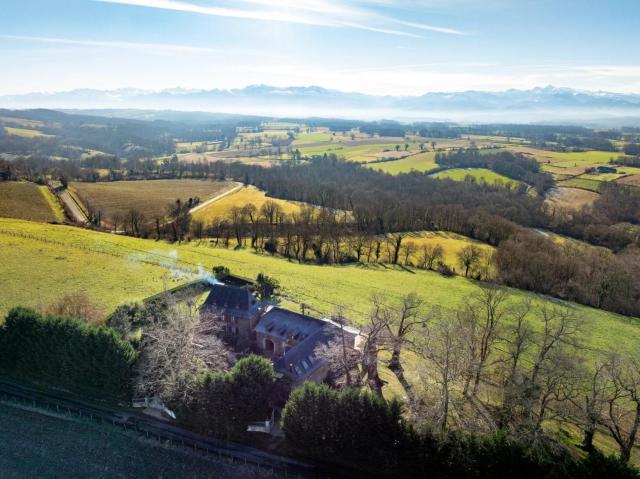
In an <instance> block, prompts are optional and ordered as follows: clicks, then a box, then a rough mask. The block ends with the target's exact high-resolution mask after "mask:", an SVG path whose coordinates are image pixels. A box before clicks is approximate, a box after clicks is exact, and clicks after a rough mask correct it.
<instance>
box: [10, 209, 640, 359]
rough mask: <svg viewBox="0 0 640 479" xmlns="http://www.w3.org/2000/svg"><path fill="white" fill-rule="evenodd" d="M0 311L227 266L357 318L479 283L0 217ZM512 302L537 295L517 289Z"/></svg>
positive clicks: (617, 325) (603, 320) (630, 327)
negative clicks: (379, 304) (379, 303)
mask: <svg viewBox="0 0 640 479" xmlns="http://www.w3.org/2000/svg"><path fill="white" fill-rule="evenodd" d="M0 264H2V265H3V272H4V273H5V274H3V275H2V276H0V314H4V313H6V312H7V310H8V309H9V308H11V307H13V306H17V305H27V306H29V305H34V304H39V303H46V302H50V301H53V300H56V299H58V298H60V297H61V296H64V295H65V294H68V293H69V292H74V291H83V292H85V293H87V294H88V295H89V296H90V297H91V298H93V299H94V301H96V302H98V303H99V304H100V305H101V306H102V307H103V308H104V309H105V310H106V311H110V310H112V309H113V308H115V306H116V305H118V304H120V303H122V302H126V301H133V300H140V299H142V298H144V297H146V296H149V295H150V294H153V293H157V292H160V291H162V290H163V288H164V287H165V286H166V287H167V288H169V287H172V286H175V285H177V284H180V283H181V282H183V281H186V280H188V279H193V278H197V277H198V276H199V274H201V273H200V272H201V271H202V268H204V269H205V270H208V271H210V270H211V267H213V266H214V265H224V266H227V267H228V268H229V269H230V270H231V272H232V273H234V274H237V275H240V276H243V277H246V278H255V277H256V276H257V274H258V273H260V272H263V273H265V274H267V275H269V276H273V277H274V278H276V279H277V280H278V281H279V282H280V284H281V286H282V288H281V293H282V298H283V300H282V303H283V305H284V306H285V307H290V308H292V309H293V308H297V307H299V305H300V304H301V303H305V304H306V305H308V306H309V307H310V308H311V310H312V311H315V314H317V315H327V314H331V313H332V312H333V311H334V310H335V308H336V307H337V306H340V305H341V306H344V307H345V313H346V314H347V316H348V317H349V318H350V319H351V320H352V321H354V322H356V323H362V321H364V320H365V318H366V315H367V314H368V311H369V306H370V299H371V295H372V294H373V293H378V294H379V295H381V296H383V297H385V298H386V300H387V301H398V300H400V298H401V297H402V296H404V295H405V294H407V293H409V292H412V291H415V292H416V293H417V294H418V295H419V296H420V297H421V298H423V299H424V301H425V305H427V306H428V307H429V306H440V307H442V308H445V309H449V308H455V307H458V306H461V305H462V304H464V303H465V300H466V298H467V297H468V295H470V294H471V293H473V292H475V291H477V288H478V287H477V284H476V283H475V282H474V281H471V280H467V279H465V278H462V277H452V278H445V277H443V276H441V275H439V274H438V273H434V272H429V271H422V270H416V269H412V268H406V267H393V266H388V265H376V264H373V265H345V266H338V265H331V266H316V265H309V264H298V263H296V262H293V261H287V260H283V259H280V258H277V257H273V256H270V255H266V254H255V253H253V252H252V251H250V250H243V249H238V250H231V249H224V248H213V247H210V246H208V245H207V244H206V242H203V243H201V244H198V243H196V242H192V243H189V244H182V245H176V244H168V243H164V242H156V241H152V240H143V239H138V238H131V237H125V236H119V235H114V234H108V233H99V232H95V231H90V230H85V229H80V228H74V227H71V226H62V225H49V224H42V223H34V222H27V221H19V220H10V219H0ZM512 291H513V298H512V301H515V302H517V301H521V300H523V299H524V298H527V297H528V298H537V300H538V301H553V302H554V303H558V302H559V301H558V300H549V299H545V298H543V297H540V296H536V295H533V294H530V293H525V292H522V291H518V290H512ZM574 307H575V314H576V315H577V316H578V317H579V318H581V319H582V320H583V321H584V327H583V329H582V331H583V332H582V335H583V337H582V339H583V340H584V342H585V344H586V345H588V346H590V347H592V348H597V349H609V348H616V349H618V350H621V349H631V348H636V349H637V348H638V347H640V335H638V331H639V329H638V328H639V326H640V323H639V320H638V319H634V318H629V317H624V316H620V315H617V314H613V313H608V312H605V311H602V310H597V309H593V308H588V307H585V306H579V305H574Z"/></svg>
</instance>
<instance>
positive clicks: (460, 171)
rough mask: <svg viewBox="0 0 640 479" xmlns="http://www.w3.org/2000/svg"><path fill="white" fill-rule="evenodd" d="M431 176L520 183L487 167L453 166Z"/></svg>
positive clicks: (480, 181) (459, 179) (456, 179)
mask: <svg viewBox="0 0 640 479" xmlns="http://www.w3.org/2000/svg"><path fill="white" fill-rule="evenodd" d="M431 176H432V177H434V178H438V179H445V178H447V179H450V180H454V181H465V179H466V178H467V177H468V176H471V177H473V178H475V179H476V181H477V182H478V183H488V184H492V185H494V184H496V183H499V182H502V183H503V184H505V185H506V184H507V183H511V184H514V185H515V184H517V183H519V182H518V181H517V180H512V179H511V178H508V177H506V176H504V175H501V174H500V173H496V172H495V171H492V170H488V169H486V168H452V169H450V170H444V171H439V172H437V173H434V174H433V175H431Z"/></svg>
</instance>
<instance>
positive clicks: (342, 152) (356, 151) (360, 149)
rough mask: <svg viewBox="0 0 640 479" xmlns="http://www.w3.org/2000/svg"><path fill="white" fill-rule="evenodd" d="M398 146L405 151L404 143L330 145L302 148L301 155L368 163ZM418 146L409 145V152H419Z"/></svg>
mask: <svg viewBox="0 0 640 479" xmlns="http://www.w3.org/2000/svg"><path fill="white" fill-rule="evenodd" d="M396 145H400V151H403V150H404V142H403V143H382V144H365V145H356V146H346V145H341V144H339V143H338V144H329V145H324V146H313V147H302V148H300V153H302V155H303V156H313V155H323V154H325V153H327V154H331V153H334V154H335V155H337V156H339V157H344V159H345V160H347V161H358V162H361V163H367V162H369V161H374V160H376V159H378V158H379V157H381V156H383V153H384V152H385V150H387V151H396V150H395V147H396ZM418 149H419V148H418V146H417V145H416V144H415V143H413V144H409V151H416V150H418Z"/></svg>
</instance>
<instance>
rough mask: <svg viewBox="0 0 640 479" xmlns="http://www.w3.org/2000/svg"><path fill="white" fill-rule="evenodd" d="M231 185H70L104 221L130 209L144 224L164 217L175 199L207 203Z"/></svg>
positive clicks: (182, 182)
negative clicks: (156, 217)
mask: <svg viewBox="0 0 640 479" xmlns="http://www.w3.org/2000/svg"><path fill="white" fill-rule="evenodd" d="M234 186H235V184H234V183H229V182H224V181H210V180H147V181H145V180H141V181H112V182H103V183H80V182H74V183H71V190H73V191H74V193H76V194H77V196H78V197H79V198H80V200H81V201H82V203H84V204H85V205H91V206H93V208H95V209H97V210H100V211H102V216H103V218H105V219H106V220H107V221H108V220H109V218H111V217H112V216H113V215H114V214H119V215H121V216H122V215H125V214H126V213H127V212H128V211H129V210H130V209H131V208H136V209H138V210H140V211H141V212H142V213H144V215H145V217H146V218H147V220H152V219H153V218H154V217H155V216H161V217H162V216H164V215H165V214H166V209H167V205H168V204H169V203H172V202H174V201H175V200H176V199H177V198H180V199H181V200H183V201H185V200H187V199H189V198H193V197H195V196H198V197H199V198H200V200H201V201H206V200H207V199H209V198H213V197H215V196H217V195H219V194H221V193H224V192H225V191H227V190H229V189H231V188H233V187H234Z"/></svg>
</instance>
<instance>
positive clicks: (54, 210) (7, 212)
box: [0, 181, 64, 221]
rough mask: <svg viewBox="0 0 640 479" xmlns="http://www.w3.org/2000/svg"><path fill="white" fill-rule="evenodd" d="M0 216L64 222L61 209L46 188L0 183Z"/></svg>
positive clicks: (15, 183)
mask: <svg viewBox="0 0 640 479" xmlns="http://www.w3.org/2000/svg"><path fill="white" fill-rule="evenodd" d="M0 216H4V217H7V218H20V219H25V220H33V221H64V212H63V211H62V207H61V206H60V204H59V203H58V201H57V200H56V198H55V197H54V195H53V193H51V192H50V191H49V189H48V188H47V187H46V186H39V185H36V184H35V183H28V182H26V181H3V182H0Z"/></svg>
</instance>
